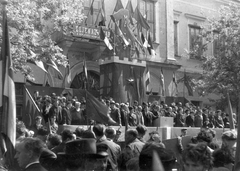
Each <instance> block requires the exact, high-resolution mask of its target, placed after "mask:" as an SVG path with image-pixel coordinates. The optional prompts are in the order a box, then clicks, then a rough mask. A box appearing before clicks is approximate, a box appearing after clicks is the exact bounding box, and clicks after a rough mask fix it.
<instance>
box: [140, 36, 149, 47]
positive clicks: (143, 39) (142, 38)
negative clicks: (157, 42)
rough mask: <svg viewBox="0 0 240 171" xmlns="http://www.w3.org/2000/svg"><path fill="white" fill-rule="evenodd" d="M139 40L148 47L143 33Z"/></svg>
mask: <svg viewBox="0 0 240 171" xmlns="http://www.w3.org/2000/svg"><path fill="white" fill-rule="evenodd" d="M141 40H142V43H143V47H145V48H148V41H147V39H146V38H145V37H144V35H143V33H141Z"/></svg>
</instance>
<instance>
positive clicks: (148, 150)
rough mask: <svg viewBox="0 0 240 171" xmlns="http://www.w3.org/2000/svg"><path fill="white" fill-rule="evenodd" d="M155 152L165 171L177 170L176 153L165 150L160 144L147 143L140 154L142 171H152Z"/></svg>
mask: <svg viewBox="0 0 240 171" xmlns="http://www.w3.org/2000/svg"><path fill="white" fill-rule="evenodd" d="M153 152H155V154H157V155H158V157H159V159H160V160H161V162H162V165H163V167H164V170H165V171H172V169H174V168H176V157H175V155H174V152H173V151H171V150H169V149H165V148H163V147H162V145H161V144H159V143H155V142H151V143H146V144H145V145H144V147H143V149H142V151H141V153H140V156H139V167H140V170H141V171H148V170H152V167H153Z"/></svg>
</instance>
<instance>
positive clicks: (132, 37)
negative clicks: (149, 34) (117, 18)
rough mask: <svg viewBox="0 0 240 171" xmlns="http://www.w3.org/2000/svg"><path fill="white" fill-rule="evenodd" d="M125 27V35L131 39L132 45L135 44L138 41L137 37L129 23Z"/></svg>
mask: <svg viewBox="0 0 240 171" xmlns="http://www.w3.org/2000/svg"><path fill="white" fill-rule="evenodd" d="M124 28H125V29H124V31H125V32H124V33H125V36H126V37H128V40H130V41H131V45H133V46H134V44H135V41H136V37H135V36H134V34H133V32H132V30H131V29H130V28H129V26H128V25H127V24H126V25H125V26H124Z"/></svg>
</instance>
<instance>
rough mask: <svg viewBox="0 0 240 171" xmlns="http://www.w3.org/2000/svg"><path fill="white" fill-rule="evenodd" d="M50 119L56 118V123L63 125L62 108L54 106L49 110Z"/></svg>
mask: <svg viewBox="0 0 240 171" xmlns="http://www.w3.org/2000/svg"><path fill="white" fill-rule="evenodd" d="M48 115H49V118H51V117H52V116H56V122H57V124H58V125H62V121H63V118H62V107H60V106H57V107H56V106H52V107H51V108H50V110H49V114H48Z"/></svg>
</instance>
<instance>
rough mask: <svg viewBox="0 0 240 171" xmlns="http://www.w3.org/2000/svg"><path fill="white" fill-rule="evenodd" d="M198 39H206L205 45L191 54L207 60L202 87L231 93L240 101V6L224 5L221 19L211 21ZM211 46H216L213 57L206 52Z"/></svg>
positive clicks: (204, 61) (204, 65)
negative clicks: (209, 45)
mask: <svg viewBox="0 0 240 171" xmlns="http://www.w3.org/2000/svg"><path fill="white" fill-rule="evenodd" d="M198 39H203V41H204V44H202V45H201V46H199V45H195V46H194V48H193V50H192V51H191V52H190V55H195V56H198V59H200V60H202V61H203V64H202V67H203V76H202V77H201V78H200V79H199V80H198V82H197V86H198V88H200V89H203V90H204V91H205V92H206V93H218V94H222V95H223V96H225V95H226V91H228V92H230V94H231V96H232V98H233V99H235V100H238V101H240V100H239V95H240V84H239V83H240V7H239V6H238V5H236V4H229V5H228V6H222V7H221V8H220V10H219V15H218V17H217V18H210V19H208V24H206V25H205V26H203V27H202V29H201V33H200V35H199V36H198ZM208 44H212V45H213V48H214V54H213V55H212V56H209V55H207V54H206V53H205V52H206V50H207V49H208ZM200 50H201V51H202V53H201V55H199V53H198V52H199V51H200Z"/></svg>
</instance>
